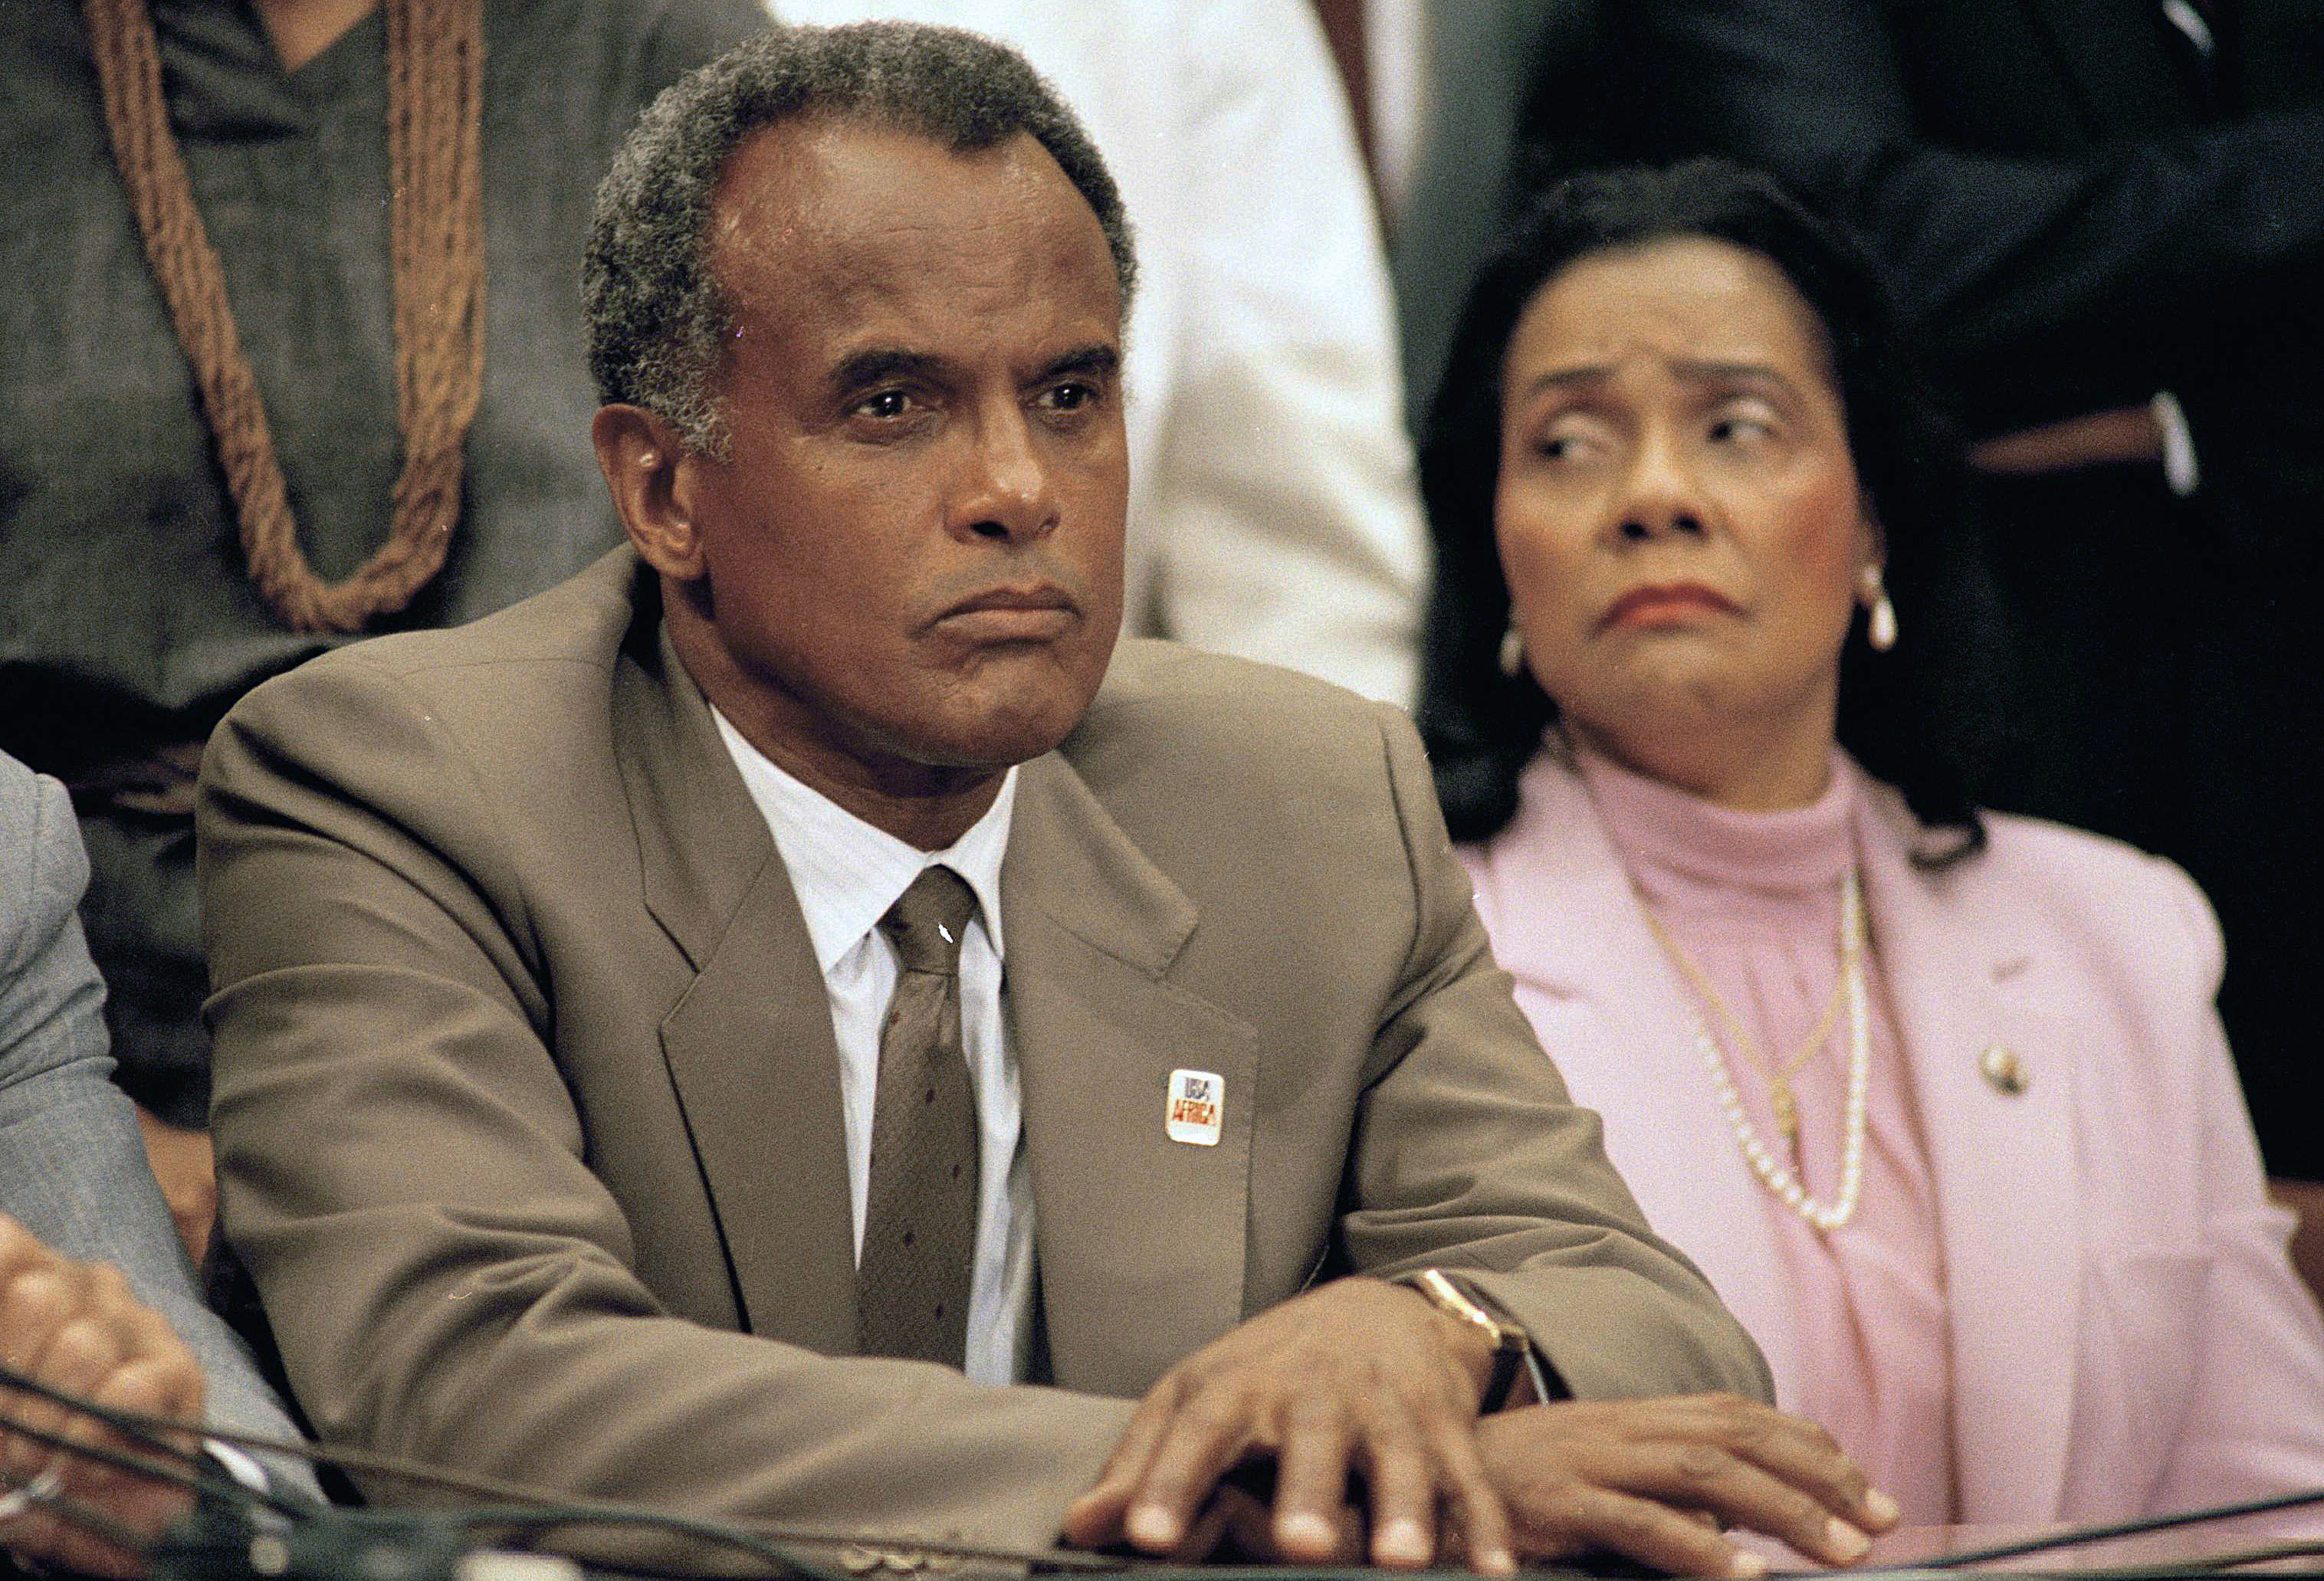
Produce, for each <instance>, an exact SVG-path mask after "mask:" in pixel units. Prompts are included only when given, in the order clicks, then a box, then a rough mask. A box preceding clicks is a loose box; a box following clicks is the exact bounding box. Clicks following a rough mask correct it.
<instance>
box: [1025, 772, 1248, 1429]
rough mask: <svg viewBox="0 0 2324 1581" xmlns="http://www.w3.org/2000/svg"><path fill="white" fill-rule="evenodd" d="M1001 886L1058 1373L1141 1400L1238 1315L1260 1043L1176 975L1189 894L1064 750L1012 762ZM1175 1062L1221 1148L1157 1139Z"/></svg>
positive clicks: (1190, 923) (1190, 918) (1187, 930)
mask: <svg viewBox="0 0 2324 1581" xmlns="http://www.w3.org/2000/svg"><path fill="white" fill-rule="evenodd" d="M1001 915H1002V916H1003V918H1004V922H1003V927H1004V930H1005V932H1006V933H1007V937H1008V965H1007V972H1008V994H1007V1003H1008V1007H1009V1018H1010V1041H1011V1043H1012V1046H1013V1047H1014V1049H1015V1051H1016V1054H1017V1062H1018V1066H1019V1072H1020V1074H1021V1076H1022V1080H1023V1088H1024V1100H1025V1126H1024V1135H1025V1138H1026V1148H1027V1152H1028V1162H1029V1163H1030V1167H1031V1171H1032V1179H1033V1199H1034V1204H1035V1212H1034V1218H1035V1226H1036V1227H1035V1244H1036V1246H1037V1253H1038V1257H1039V1264H1040V1273H1041V1291H1042V1301H1043V1307H1044V1314H1045V1318H1046V1321H1047V1343H1048V1350H1049V1355H1050V1358H1051V1361H1052V1365H1053V1370H1054V1376H1055V1377H1056V1381H1057V1382H1058V1383H1062V1384H1065V1386H1067V1387H1069V1388H1075V1389H1082V1390H1087V1391H1091V1392H1093V1393H1103V1394H1114V1395H1122V1396H1134V1395H1137V1394H1140V1393H1144V1392H1145V1390H1146V1388H1147V1387H1148V1385H1149V1384H1151V1383H1153V1381H1154V1379H1155V1378H1156V1377H1157V1375H1158V1374H1160V1373H1161V1372H1162V1371H1163V1370H1164V1369H1165V1368H1167V1366H1168V1365H1170V1363H1171V1362H1173V1361H1175V1360H1176V1359H1177V1358H1178V1357H1180V1356H1185V1355H1186V1354H1187V1353H1189V1352H1191V1351H1193V1350H1194V1349H1195V1348H1197V1347H1200V1346H1202V1345H1203V1344H1204V1343H1206V1342H1207V1341H1209V1340H1211V1339H1213V1338H1214V1337H1217V1336H1218V1335H1220V1334H1222V1333H1224V1332H1225V1331H1226V1330H1227V1329H1228V1328H1231V1327H1232V1326H1233V1325H1234V1324H1235V1323H1236V1322H1238V1321H1240V1319H1241V1318H1242V1316H1243V1310H1242V1289H1243V1273H1244V1258H1245V1255H1246V1246H1245V1239H1246V1236H1245V1226H1246V1224H1247V1223H1248V1222H1249V1214H1250V1149H1251V1128H1252V1112H1251V1111H1252V1107H1253V1106H1252V1102H1251V1095H1252V1092H1253V1090H1254V1079H1255V1076H1256V1072H1257V1052H1256V1047H1255V1041H1256V1038H1255V1034H1254V1033H1253V1031H1252V1029H1251V1028H1250V1025H1248V1024H1246V1023H1244V1022H1242V1021H1240V1020H1238V1019H1236V1018H1235V1017H1233V1016H1229V1015H1227V1014H1226V1013H1224V1012H1223V1011H1222V1010H1220V1009H1218V1008H1216V1007H1213V1006H1212V1005H1209V1004H1207V1003H1205V1002H1204V1001H1203V1000H1201V999H1199V998H1196V997H1194V996H1193V995H1191V994H1189V993H1187V992H1185V990H1184V989H1182V988H1177V987H1176V986H1175V985H1173V984H1172V983H1170V982H1169V981H1168V980H1167V975H1166V974H1167V971H1168V970H1169V967H1170V965H1171V962H1172V961H1174V960H1176V956H1177V953H1178V951H1179V949H1180V948H1181V947H1182V946H1183V945H1184V944H1185V941H1186V939H1187V936H1188V935H1189V934H1191V933H1193V931H1194V925H1195V921H1196V917H1195V913H1194V905H1193V903H1192V902H1191V901H1189V900H1188V899H1187V897H1186V896H1185V894H1184V893H1183V892H1182V891H1181V890H1180V889H1179V888H1178V887H1176V885H1175V884H1173V883H1172V882H1171V881H1170V880H1169V879H1168V878H1166V877H1165V876H1164V875H1163V874H1162V873H1161V871H1160V870H1159V869H1157V868H1155V867H1154V865H1153V864H1152V863H1151V862H1149V861H1148V860H1147V859H1146V858H1145V856H1144V855H1143V854H1142V853H1141V852H1140V851H1139V850H1138V848H1137V847H1136V846H1135V845H1133V844H1132V843H1131V842H1130V840H1129V838H1128V836H1126V835H1125V834H1123V833H1122V832H1121V830H1120V827H1119V826H1118V825H1117V824H1115V823H1114V822H1113V820H1112V819H1111V817H1110V816H1109V815H1108V814H1107V813H1106V812H1105V810H1104V809H1103V808H1102V806H1100V805H1099V804H1098V802H1097V800H1096V798H1095V797H1094V796H1093V795H1091V793H1090V791H1089V789H1088V787H1087V786H1085V785H1084V784H1083V782H1082V780H1081V778H1080V777H1078V776H1077V775H1076V774H1074V771H1073V769H1072V768H1070V767H1068V766H1067V765H1066V763H1065V760H1064V759H1063V758H1059V757H1058V756H1057V755H1056V754H1055V753H1051V754H1050V755H1048V756H1047V757H1044V758H1037V759H1036V760H1034V761H1033V762H1031V763H1028V764H1027V765H1025V767H1024V768H1023V770H1022V771H1021V773H1020V776H1019V781H1018V788H1017V812H1016V822H1015V824H1014V826H1013V828H1012V830H1011V832H1010V841H1009V855H1008V858H1007V859H1006V861H1005V862H1004V863H1003V865H1002V868H1001ZM1182 1069H1184V1070H1194V1071H1208V1072H1210V1073H1211V1074H1213V1075H1215V1076H1217V1077H1219V1078H1221V1079H1222V1081H1223V1085H1224V1099H1223V1109H1222V1117H1221V1121H1222V1123H1221V1131H1220V1136H1219V1140H1218V1142H1217V1144H1215V1145H1212V1146H1203V1145H1198V1144H1191V1143H1186V1142H1175V1141H1171V1140H1169V1139H1168V1138H1167V1136H1166V1135H1164V1131H1163V1120H1164V1108H1165V1104H1166V1100H1167V1094H1168V1091H1169V1084H1170V1076H1171V1072H1172V1071H1176V1070H1182Z"/></svg>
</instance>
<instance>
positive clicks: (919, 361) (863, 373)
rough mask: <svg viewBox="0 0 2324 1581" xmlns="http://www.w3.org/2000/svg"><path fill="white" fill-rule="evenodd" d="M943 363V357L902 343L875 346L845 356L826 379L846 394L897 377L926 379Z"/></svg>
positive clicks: (834, 389) (836, 392)
mask: <svg viewBox="0 0 2324 1581" xmlns="http://www.w3.org/2000/svg"><path fill="white" fill-rule="evenodd" d="M943 366H944V363H943V360H942V359H941V358H938V357H932V356H930V355H928V354H927V353H926V352H914V351H906V350H905V349H904V348H903V347H901V346H872V347H870V348H869V349H867V350H864V351H860V352H857V353H856V354H854V355H853V356H849V357H843V358H842V359H840V362H839V364H838V365H837V366H836V367H835V368H833V369H832V371H831V377H830V378H829V379H827V380H826V381H825V383H827V384H829V385H830V387H831V389H832V391H833V392H834V393H835V394H839V395H845V394H847V393H848V392H849V391H856V390H861V389H862V388H863V387H864V386H865V385H867V384H877V383H880V382H881V381H883V380H888V379H895V378H907V379H925V378H927V377H929V376H930V375H932V374H934V373H936V372H937V371H938V370H940V369H941V368H942V367H943Z"/></svg>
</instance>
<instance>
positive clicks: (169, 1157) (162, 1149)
mask: <svg viewBox="0 0 2324 1581" xmlns="http://www.w3.org/2000/svg"><path fill="white" fill-rule="evenodd" d="M137 1129H138V1131H139V1133H140V1134H142V1135H143V1136H144V1138H145V1161H146V1163H150V1164H152V1166H153V1178H154V1179H155V1180H157V1181H161V1200H163V1201H165V1202H167V1203H168V1204H169V1205H170V1218H171V1222H172V1223H174V1224H175V1225H176V1226H177V1227H178V1238H179V1239H180V1240H181V1241H183V1242H185V1243H186V1255H187V1256H189V1257H191V1258H192V1259H193V1260H194V1266H195V1267H197V1268H199V1267H200V1266H201V1265H202V1259H203V1258H205V1257H207V1256H208V1255H209V1250H210V1227H211V1226H213V1225H215V1224H216V1223H217V1154H216V1153H215V1152H214V1151H213V1150H212V1149H211V1146H210V1134H209V1133H208V1131H189V1130H187V1129H185V1128H184V1127H183V1126H172V1125H171V1124H170V1123H169V1122H168V1121H167V1120H164V1119H161V1118H160V1117H156V1116H155V1115H153V1114H152V1113H151V1112H150V1111H149V1110H147V1108H145V1106H144V1105H143V1104H139V1105H138V1106H137Z"/></svg>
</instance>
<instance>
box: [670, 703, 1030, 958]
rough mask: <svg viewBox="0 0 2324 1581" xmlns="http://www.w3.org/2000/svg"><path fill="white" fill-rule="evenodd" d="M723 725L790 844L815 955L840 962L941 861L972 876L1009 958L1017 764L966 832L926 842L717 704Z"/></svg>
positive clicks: (783, 843) (997, 951) (987, 920)
mask: <svg viewBox="0 0 2324 1581" xmlns="http://www.w3.org/2000/svg"><path fill="white" fill-rule="evenodd" d="M710 716H711V718H713V719H715V720H716V721H717V722H718V735H719V738H720V740H724V742H725V743H726V751H727V755H728V756H730V757H732V758H733V759H734V767H735V768H738V769H740V770H741V771H742V784H743V786H744V787H745V788H746V789H748V790H749V791H750V793H751V799H752V801H753V802H755V803H757V804H758V807H759V812H760V813H761V815H762V816H763V817H764V818H765V819H766V821H767V829H768V831H769V832H770V833H771V834H772V835H773V836H774V838H775V850H778V851H779V852H780V853H781V854H782V859H783V866H784V867H785V868H786V869H788V871H789V873H790V879H791V888H792V891H793V892H794V893H795V894H797V895H798V903H799V911H800V913H801V914H802V915H804V916H805V917H806V919H807V937H808V938H809V939H810V940H811V941H813V942H814V944H815V959H816V966H817V967H819V968H820V969H821V970H824V971H825V972H828V971H830V970H831V969H832V965H833V963H834V962H835V961H838V960H839V958H840V957H841V956H843V955H844V954H846V953H847V952H848V951H850V950H853V949H854V948H855V946H856V945H857V944H859V943H861V942H862V940H863V936H864V935H865V934H867V933H870V932H871V930H872V929H873V928H874V927H877V926H878V925H879V923H880V919H881V917H883V916H885V915H888V908H889V907H890V906H891V905H895V904H896V901H897V899H898V898H899V896H902V894H903V893H904V891H905V890H907V889H908V888H910V887H911V885H912V880H913V879H915V878H918V877H919V876H920V871H921V869H924V868H931V867H934V866H936V864H937V863H939V862H941V863H943V864H944V865H945V867H947V868H950V869H952V870H953V871H954V872H956V873H958V874H959V875H960V876H961V877H962V878H965V879H967V880H968V887H970V888H971V889H973V890H974V891H975V892H976V904H977V911H978V918H977V920H978V921H980V922H981V923H982V924H983V927H984V933H985V936H986V937H987V938H988V939H990V940H991V942H992V953H993V954H994V955H995V956H996V957H1000V958H1002V959H1006V957H1005V955H1004V953H1003V951H1002V949H1001V858H1002V857H1003V856H1005V855H1007V854H1008V850H1009V829H1010V822H1011V820H1012V819H1013V818H1014V817H1015V816H1016V809H1017V770H1016V769H1015V768H1010V770H1009V772H1008V773H1007V774H1005V775H1003V776H1001V794H1000V795H997V796H995V797H993V798H992V805H991V806H990V807H988V808H986V809H985V812H984V815H983V816H982V817H981V818H979V819H978V820H977V821H976V822H975V823H972V824H970V825H969V827H968V830H967V832H965V833H964V834H963V835H962V836H961V837H960V838H959V839H958V840H955V841H953V842H952V843H951V844H950V845H948V846H946V847H945V848H944V850H935V851H924V850H920V849H919V848H918V847H917V846H914V845H911V844H908V843H907V842H906V841H901V840H899V839H897V838H896V837H895V836H894V835H892V834H890V833H889V832H887V831H886V830H884V829H880V828H876V827H874V826H873V825H871V824H870V823H865V822H864V821H863V820H862V819H861V818H858V817H857V816H856V815H855V814H854V813H851V812H849V811H848V810H847V809H846V808H844V807H843V806H841V805H840V804H838V803H836V802H835V801H833V800H832V799H831V798H830V797H829V796H826V795H824V794H823V793H822V792H820V791H817V790H813V789H810V788H809V787H808V786H807V785H805V784H803V783H802V782H801V781H799V780H798V778H796V777H793V776H791V775H789V774H786V773H785V772H784V771H783V770H782V769H780V768H777V767H776V766H775V765H774V764H773V763H772V762H771V761H770V760H769V758H767V756H766V754H765V753H763V752H761V751H760V750H759V749H757V748H756V747H753V746H752V745H751V743H750V742H748V741H746V740H743V739H742V731H738V730H736V729H735V728H734V726H733V722H731V721H729V720H728V719H727V717H726V716H725V715H724V714H723V713H721V712H718V710H717V709H716V708H715V707H714V708H713V709H711V711H710Z"/></svg>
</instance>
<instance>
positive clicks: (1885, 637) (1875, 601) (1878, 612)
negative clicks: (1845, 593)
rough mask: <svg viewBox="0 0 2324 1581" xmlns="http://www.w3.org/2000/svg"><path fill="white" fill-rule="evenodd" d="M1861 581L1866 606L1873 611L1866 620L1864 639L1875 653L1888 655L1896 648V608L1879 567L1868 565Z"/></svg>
mask: <svg viewBox="0 0 2324 1581" xmlns="http://www.w3.org/2000/svg"><path fill="white" fill-rule="evenodd" d="M1860 580H1861V584H1862V592H1863V596H1864V602H1865V605H1866V606H1867V608H1868V609H1869V610H1870V611H1871V612H1870V614H1868V615H1867V617H1866V618H1865V621H1864V639H1865V640H1866V641H1867V642H1869V643H1870V644H1871V645H1872V651H1873V652H1875V653H1886V652H1887V651H1888V650H1889V649H1890V648H1894V647H1895V646H1896V606H1895V604H1894V603H1893V602H1890V601H1889V598H1888V588H1887V584H1886V583H1885V582H1883V581H1882V580H1881V575H1880V567H1879V566H1877V565H1867V566H1866V567H1865V568H1864V574H1863V576H1862V578H1861V579H1860Z"/></svg>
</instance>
